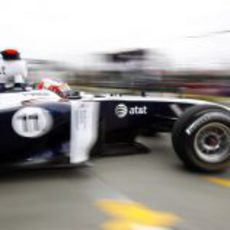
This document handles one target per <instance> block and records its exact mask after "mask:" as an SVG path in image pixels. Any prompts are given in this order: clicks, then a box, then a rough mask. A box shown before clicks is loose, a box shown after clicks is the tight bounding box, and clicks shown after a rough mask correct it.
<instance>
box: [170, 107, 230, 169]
mask: <svg viewBox="0 0 230 230" xmlns="http://www.w3.org/2000/svg"><path fill="white" fill-rule="evenodd" d="M172 143H173V147H174V150H175V152H176V153H177V155H178V156H179V158H180V159H181V160H182V161H183V162H184V164H185V166H186V167H188V168H190V169H193V170H194V169H195V170H199V171H206V172H215V171H222V170H225V169H227V168H228V167H229V165H230V112H229V111H228V110H226V109H224V108H222V107H219V106H215V105H214V106H213V105H198V106H194V107H192V108H190V109H188V110H187V111H186V112H185V113H184V114H182V116H181V117H180V118H179V119H178V120H177V122H176V123H175V125H174V128H173V131H172Z"/></svg>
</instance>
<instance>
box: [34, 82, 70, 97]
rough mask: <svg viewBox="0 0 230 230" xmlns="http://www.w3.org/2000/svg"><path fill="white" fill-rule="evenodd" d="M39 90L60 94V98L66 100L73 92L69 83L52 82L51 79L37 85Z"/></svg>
mask: <svg viewBox="0 0 230 230" xmlns="http://www.w3.org/2000/svg"><path fill="white" fill-rule="evenodd" d="M37 89H38V90H44V89H46V90H50V91H52V92H54V93H56V94H58V95H59V96H60V97H63V98H66V97H68V95H69V92H70V91H71V89H70V87H69V85H68V84H67V83H63V82H59V81H55V80H51V79H43V80H42V81H41V82H39V83H38V85H37Z"/></svg>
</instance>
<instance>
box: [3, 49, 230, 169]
mask: <svg viewBox="0 0 230 230" xmlns="http://www.w3.org/2000/svg"><path fill="white" fill-rule="evenodd" d="M1 54H2V59H1V60H0V91H1V93H0V138H1V141H0V170H1V169H4V168H9V167H44V166H47V167H51V166H68V165H69V166H71V165H73V166H74V165H79V164H82V163H84V162H87V161H88V160H89V159H90V157H91V156H93V155H96V156H100V155H104V154H111V152H112V153H113V154H114V153H115V154H122V153H125V152H126V153H127V149H129V148H130V151H131V152H133V151H136V149H137V150H140V149H141V150H143V148H140V146H139V145H135V138H136V136H138V135H139V134H140V133H143V130H153V131H154V132H161V131H162V132H163V131H164V132H171V133H172V144H173V147H174V150H175V152H176V153H177V155H178V156H179V157H180V159H181V160H182V161H183V162H184V164H185V165H186V166H187V167H188V168H190V169H197V170H203V171H208V172H211V171H218V170H224V169H226V168H228V167H229V162H230V110H229V109H228V108H227V107H223V106H221V105H216V104H211V103H208V102H204V101H198V100H188V99H187V100H182V99H172V98H169V99H166V98H154V97H141V96H140V97H135V96H122V97H117V96H113V97H112V96H106V95H105V96H103V95H102V96H100V97H94V96H93V95H87V94H83V96H79V95H76V94H72V93H71V90H70V88H69V87H68V85H66V84H62V83H58V82H54V81H52V80H44V81H42V82H41V83H40V84H39V85H38V87H37V89H28V87H27V85H26V78H27V68H26V63H25V62H24V61H23V60H21V58H20V54H19V52H18V51H16V50H4V51H2V52H1ZM135 146H136V147H137V148H136V149H135V148H134V147H135ZM111 150H112V151H111Z"/></svg>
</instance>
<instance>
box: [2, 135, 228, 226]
mask: <svg viewBox="0 0 230 230" xmlns="http://www.w3.org/2000/svg"><path fill="white" fill-rule="evenodd" d="M138 141H140V142H142V143H144V144H146V145H148V146H149V147H150V149H151V152H150V153H149V154H139V155H127V156H119V157H107V158H100V159H95V160H94V161H93V162H92V165H91V166H89V167H86V168H78V169H60V170H45V171H41V170H37V171H23V172H11V173H9V172H8V173H2V174H1V175H0V229H2V230H15V229H17V230H91V229H92V230H94V229H106V230H131V229H135V230H151V229H152V230H153V229H155V230H156V229H177V230H180V229H181V230H212V229H213V230H217V229H218V230H229V229H230V221H229V214H230V172H229V171H227V172H225V173H222V174H218V175H216V174H214V175H204V174H198V173H191V172H188V171H186V170H185V169H184V168H183V166H182V165H181V163H180V161H179V160H178V159H177V157H176V156H175V155H174V153H173V150H172V148H171V144H170V138H169V136H168V135H165V134H161V135H160V137H154V138H153V137H148V138H143V137H141V138H138Z"/></svg>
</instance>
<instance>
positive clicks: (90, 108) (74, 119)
mask: <svg viewBox="0 0 230 230" xmlns="http://www.w3.org/2000/svg"><path fill="white" fill-rule="evenodd" d="M98 119H99V103H98V102H95V101H84V100H83V101H81V100H77V101H72V102H71V139H70V163H74V164H76V163H81V162H85V161H87V160H88V158H89V153H90V150H91V149H92V147H93V145H94V144H95V142H96V140H97V136H98V123H99V122H98Z"/></svg>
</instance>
